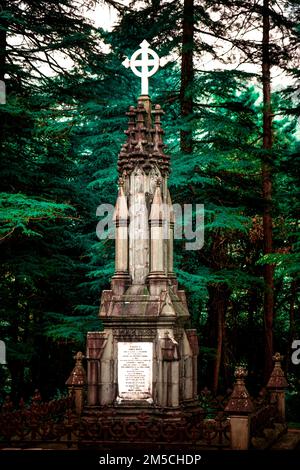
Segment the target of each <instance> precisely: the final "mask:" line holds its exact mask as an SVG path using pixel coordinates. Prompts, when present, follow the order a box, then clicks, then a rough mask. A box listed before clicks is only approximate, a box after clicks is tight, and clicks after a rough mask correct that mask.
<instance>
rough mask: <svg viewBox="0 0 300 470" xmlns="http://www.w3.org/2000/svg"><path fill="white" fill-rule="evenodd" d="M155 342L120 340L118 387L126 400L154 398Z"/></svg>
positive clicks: (120, 395)
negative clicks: (153, 366)
mask: <svg viewBox="0 0 300 470" xmlns="http://www.w3.org/2000/svg"><path fill="white" fill-rule="evenodd" d="M152 363H153V343H150V342H130V343H127V342H118V389H119V398H121V399H124V400H147V399H149V398H150V399H151V398H152Z"/></svg>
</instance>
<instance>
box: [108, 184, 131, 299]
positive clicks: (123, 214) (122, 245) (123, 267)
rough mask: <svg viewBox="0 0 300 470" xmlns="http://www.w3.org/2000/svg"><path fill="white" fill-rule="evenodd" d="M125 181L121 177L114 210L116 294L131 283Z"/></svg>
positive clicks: (114, 290) (113, 286) (122, 291)
mask: <svg viewBox="0 0 300 470" xmlns="http://www.w3.org/2000/svg"><path fill="white" fill-rule="evenodd" d="M123 186H124V181H123V179H122V178H120V179H119V193H118V198H117V203H116V208H115V212H114V223H115V226H116V232H115V237H116V238H115V274H114V276H113V278H112V290H113V292H114V294H119V295H122V294H123V293H124V291H125V289H126V287H127V285H128V284H129V279H130V277H129V271H128V223H129V213H128V207H127V200H126V196H125V194H124V188H123Z"/></svg>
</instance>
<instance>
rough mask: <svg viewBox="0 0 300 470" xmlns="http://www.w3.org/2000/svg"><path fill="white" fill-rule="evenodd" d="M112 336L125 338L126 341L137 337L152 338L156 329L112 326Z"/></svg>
mask: <svg viewBox="0 0 300 470" xmlns="http://www.w3.org/2000/svg"><path fill="white" fill-rule="evenodd" d="M112 331H113V335H114V337H116V338H118V339H120V338H126V340H127V341H130V340H136V339H137V338H140V339H142V338H152V339H154V338H155V336H156V334H157V331H156V330H155V329H154V328H114V329H113V330H112Z"/></svg>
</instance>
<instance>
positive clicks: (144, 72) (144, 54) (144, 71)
mask: <svg viewBox="0 0 300 470" xmlns="http://www.w3.org/2000/svg"><path fill="white" fill-rule="evenodd" d="M140 46H141V49H138V50H137V51H135V52H134V53H133V54H132V56H131V59H128V57H127V58H126V59H125V60H124V61H123V62H122V65H124V67H126V68H128V67H130V68H131V70H132V71H133V73H134V74H135V75H137V76H138V77H140V78H141V79H142V80H141V94H142V95H148V94H149V90H148V78H149V77H151V76H152V75H154V74H155V72H157V70H158V67H159V64H160V60H159V57H158V55H157V54H156V52H155V51H153V50H152V49H149V43H148V42H147V41H146V40H145V39H144V41H143V42H141V44H140ZM139 56H141V58H140V59H137V57H139ZM151 57H152V59H151ZM151 67H152V68H151ZM138 68H139V69H140V70H138Z"/></svg>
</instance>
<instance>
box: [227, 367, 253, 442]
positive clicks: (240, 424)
mask: <svg viewBox="0 0 300 470" xmlns="http://www.w3.org/2000/svg"><path fill="white" fill-rule="evenodd" d="M234 375H235V377H236V382H235V384H234V387H233V392H232V394H231V396H230V398H229V401H228V404H227V406H226V408H225V411H227V412H229V415H230V441H231V449H233V450H247V449H249V443H250V414H251V413H252V412H253V411H254V406H253V403H252V400H251V398H250V395H249V392H248V390H247V389H246V386H245V377H246V376H247V375H248V372H247V371H246V369H245V368H244V367H241V366H239V367H237V368H236V369H235V373H234Z"/></svg>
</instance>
